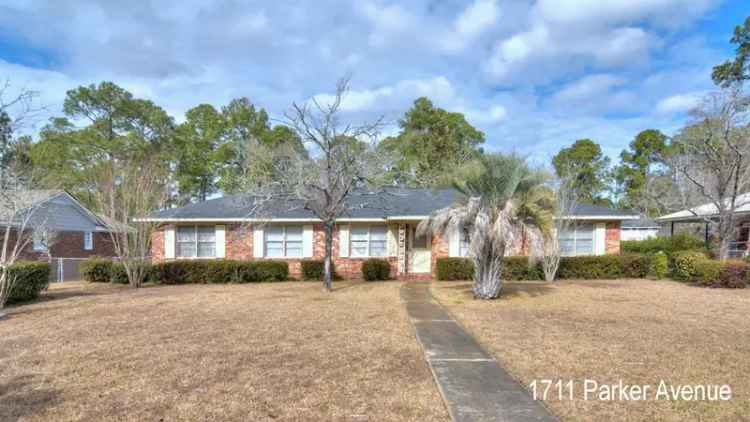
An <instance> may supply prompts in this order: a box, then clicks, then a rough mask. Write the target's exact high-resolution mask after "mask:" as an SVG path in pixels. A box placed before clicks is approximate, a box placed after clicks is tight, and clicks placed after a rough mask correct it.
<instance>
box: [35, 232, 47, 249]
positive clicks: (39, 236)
mask: <svg viewBox="0 0 750 422" xmlns="http://www.w3.org/2000/svg"><path fill="white" fill-rule="evenodd" d="M32 248H33V249H34V250H35V251H37V252H46V251H47V248H48V242H47V232H46V231H39V230H36V231H34V237H33V238H32Z"/></svg>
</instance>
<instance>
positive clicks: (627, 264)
mask: <svg viewBox="0 0 750 422" xmlns="http://www.w3.org/2000/svg"><path fill="white" fill-rule="evenodd" d="M650 267H651V257H649V256H648V255H643V254H633V253H628V254H622V255H620V273H621V274H620V276H621V277H624V278H644V277H646V276H647V275H648V273H649V269H650Z"/></svg>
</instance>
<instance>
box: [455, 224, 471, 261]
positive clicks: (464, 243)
mask: <svg viewBox="0 0 750 422" xmlns="http://www.w3.org/2000/svg"><path fill="white" fill-rule="evenodd" d="M459 232H460V233H461V238H460V240H459V244H458V254H459V256H469V244H470V243H471V241H470V238H469V231H468V230H467V229H464V228H460V229H459Z"/></svg>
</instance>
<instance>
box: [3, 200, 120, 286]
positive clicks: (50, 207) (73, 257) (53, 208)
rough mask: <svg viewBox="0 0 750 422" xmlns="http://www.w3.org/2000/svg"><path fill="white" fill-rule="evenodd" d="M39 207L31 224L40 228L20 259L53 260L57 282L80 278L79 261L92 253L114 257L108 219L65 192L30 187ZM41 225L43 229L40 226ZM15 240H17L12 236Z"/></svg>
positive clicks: (34, 203) (32, 202)
mask: <svg viewBox="0 0 750 422" xmlns="http://www.w3.org/2000/svg"><path fill="white" fill-rule="evenodd" d="M23 195H24V196H25V197H26V198H27V200H28V203H29V205H28V207H29V208H30V209H31V208H32V207H33V208H34V209H35V211H34V215H33V219H32V220H30V222H29V225H28V227H32V226H33V227H37V228H38V229H36V230H35V233H34V236H33V239H31V241H29V242H28V243H27V245H26V247H25V248H24V249H23V250H22V251H21V254H20V256H19V258H20V259H24V260H36V261H49V262H51V263H52V265H53V268H52V277H53V280H55V281H63V280H72V279H78V278H79V277H78V264H79V263H80V261H81V260H83V259H84V258H88V257H90V256H94V255H96V256H104V257H112V256H114V248H113V247H112V241H111V238H110V234H109V232H108V231H107V228H106V224H105V222H104V221H103V220H102V219H101V218H100V217H98V216H97V215H95V214H94V213H92V212H91V211H89V210H88V209H86V207H84V206H83V205H82V204H81V203H80V202H79V201H78V200H77V199H76V198H74V197H73V196H72V195H70V194H69V193H67V192H65V191H56V190H30V191H25V192H24V193H23ZM39 227H41V228H39ZM11 242H13V239H11Z"/></svg>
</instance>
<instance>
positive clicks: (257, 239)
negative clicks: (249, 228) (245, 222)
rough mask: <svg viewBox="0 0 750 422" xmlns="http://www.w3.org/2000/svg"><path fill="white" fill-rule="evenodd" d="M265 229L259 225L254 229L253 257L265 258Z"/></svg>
mask: <svg viewBox="0 0 750 422" xmlns="http://www.w3.org/2000/svg"><path fill="white" fill-rule="evenodd" d="M264 240H265V239H264V238H263V227H262V226H260V225H257V226H255V227H253V257H255V258H263V241H264Z"/></svg>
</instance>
